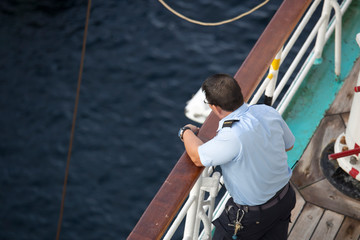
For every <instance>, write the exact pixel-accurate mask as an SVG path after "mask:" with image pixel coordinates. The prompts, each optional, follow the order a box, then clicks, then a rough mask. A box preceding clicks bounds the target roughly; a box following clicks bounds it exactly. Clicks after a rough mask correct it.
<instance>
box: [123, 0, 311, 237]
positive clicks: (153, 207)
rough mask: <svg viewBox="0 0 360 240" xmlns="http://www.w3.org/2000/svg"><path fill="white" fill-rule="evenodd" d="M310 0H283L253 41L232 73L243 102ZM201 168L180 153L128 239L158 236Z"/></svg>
mask: <svg viewBox="0 0 360 240" xmlns="http://www.w3.org/2000/svg"><path fill="white" fill-rule="evenodd" d="M311 2H312V1H311V0H284V2H283V3H282V5H281V6H280V8H279V9H278V11H277V12H276V14H275V15H274V17H273V18H272V20H271V21H270V23H269V24H268V26H267V27H266V29H265V30H264V32H263V34H262V35H261V36H260V38H259V40H258V41H257V42H256V44H255V46H254V47H253V49H252V51H251V52H250V54H249V55H248V57H247V58H246V59H245V61H244V62H243V64H242V65H241V67H240V68H239V70H238V71H237V73H236V74H235V79H236V80H237V82H238V83H239V85H240V87H241V89H242V93H243V95H244V99H245V100H246V101H247V100H249V98H250V97H251V95H252V93H253V92H254V90H255V89H256V87H257V85H258V84H259V83H260V81H261V79H262V78H263V76H264V74H265V73H266V71H267V70H268V67H269V66H270V64H271V62H272V60H273V58H274V56H275V55H276V53H277V52H278V51H279V50H280V48H281V47H282V46H283V45H284V43H285V42H286V40H287V39H288V37H289V36H290V34H291V32H292V31H293V29H294V28H295V26H296V24H297V23H298V22H299V20H300V18H301V17H302V15H303V14H304V12H305V11H306V9H307V8H308V6H309V5H310V3H311ZM218 120H219V119H218V118H217V117H216V116H215V115H214V114H210V115H209V117H208V118H207V119H206V121H205V122H204V124H203V126H202V127H201V129H200V132H199V134H198V136H199V137H200V138H201V139H202V140H204V141H208V140H209V139H211V138H212V137H214V136H215V131H216V129H217V126H218ZM202 170H203V168H199V167H196V166H195V165H194V164H193V163H192V162H191V160H190V158H189V156H188V155H187V154H186V152H184V154H183V155H182V156H181V157H180V159H179V160H178V162H177V164H176V165H175V166H174V168H173V170H172V171H171V172H170V174H169V176H168V177H167V179H166V180H165V182H164V183H163V185H162V186H161V188H160V190H159V191H158V193H157V194H156V195H155V197H154V199H153V200H152V201H151V203H150V204H149V206H148V208H147V209H146V210H145V212H144V214H143V215H142V217H141V218H140V220H139V222H138V223H137V224H136V226H135V228H134V229H133V231H132V232H131V233H130V235H129V237H128V240H140V239H141V240H145V239H151V240H153V239H160V238H161V237H162V236H163V234H164V233H165V231H166V229H167V228H168V226H169V224H170V223H171V221H172V219H173V218H174V217H175V215H176V213H177V212H178V210H179V209H180V207H181V205H182V203H183V202H184V201H185V199H186V198H187V196H188V194H189V192H190V190H191V188H192V186H193V185H194V184H195V182H196V180H197V179H198V177H199V176H200V174H201V172H202Z"/></svg>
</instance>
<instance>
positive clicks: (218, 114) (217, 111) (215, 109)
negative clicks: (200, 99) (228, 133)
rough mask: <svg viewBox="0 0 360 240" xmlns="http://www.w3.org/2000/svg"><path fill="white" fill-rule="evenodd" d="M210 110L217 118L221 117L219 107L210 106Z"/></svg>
mask: <svg viewBox="0 0 360 240" xmlns="http://www.w3.org/2000/svg"><path fill="white" fill-rule="evenodd" d="M212 110H213V111H214V113H215V114H216V115H217V116H218V117H220V116H221V113H222V111H223V110H222V109H221V107H219V106H216V105H212Z"/></svg>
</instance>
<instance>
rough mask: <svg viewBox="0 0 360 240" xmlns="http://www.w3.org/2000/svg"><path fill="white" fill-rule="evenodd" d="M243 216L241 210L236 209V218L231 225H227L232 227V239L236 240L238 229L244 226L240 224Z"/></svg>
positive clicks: (243, 213)
mask: <svg viewBox="0 0 360 240" xmlns="http://www.w3.org/2000/svg"><path fill="white" fill-rule="evenodd" d="M232 207H233V206H232V205H231V206H229V208H228V209H227V211H226V212H227V213H228V212H229V210H230V209H231V208H232ZM244 215H245V211H244V210H242V209H238V210H237V212H236V218H235V220H234V222H233V223H229V224H228V225H229V226H230V227H234V235H233V236H232V239H234V240H236V239H237V236H236V235H237V233H238V231H239V230H240V229H242V228H244V226H243V225H242V224H241V220H242V219H243V217H244Z"/></svg>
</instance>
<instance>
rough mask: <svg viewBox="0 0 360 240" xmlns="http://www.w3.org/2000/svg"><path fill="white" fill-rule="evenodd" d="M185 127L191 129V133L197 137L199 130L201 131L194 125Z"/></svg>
mask: <svg viewBox="0 0 360 240" xmlns="http://www.w3.org/2000/svg"><path fill="white" fill-rule="evenodd" d="M185 127H189V128H190V129H191V131H193V133H194V134H195V135H197V134H198V133H199V130H200V128H198V127H197V126H195V125H192V124H187V125H185Z"/></svg>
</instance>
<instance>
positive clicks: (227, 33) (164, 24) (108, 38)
mask: <svg viewBox="0 0 360 240" xmlns="http://www.w3.org/2000/svg"><path fill="white" fill-rule="evenodd" d="M260 2H261V1H254V0H246V1H237V0H227V1H223V0H198V1H191V0H177V1H174V0H171V1H170V0H169V1H168V3H169V4H171V5H172V6H173V7H174V8H176V9H177V10H179V11H180V12H182V13H184V14H185V15H187V16H189V17H192V18H195V19H197V20H203V21H218V20H224V19H227V18H230V17H233V16H236V15H238V14H239V13H242V12H245V11H247V10H249V9H250V8H251V7H252V6H254V5H256V4H258V3H260ZM280 3H281V1H280V0H274V1H270V3H268V4H267V5H266V6H265V7H263V8H261V9H260V10H258V11H256V12H255V13H253V14H252V15H250V16H247V17H245V18H243V19H241V20H238V21H237V22H235V23H231V24H227V25H225V26H219V27H203V26H198V25H194V24H191V23H188V22H185V21H184V20H181V19H179V18H177V17H175V16H174V15H173V14H171V13H169V12H168V11H167V10H166V9H165V8H164V7H163V6H162V5H160V3H158V1H155V0H153V1H145V0H136V1H134V0H131V1H130V0H107V1H94V0H93V4H92V11H91V17H90V25H89V32H88V40H87V51H86V56H85V66H84V74H83V80H82V86H81V92H80V103H79V110H78V115H77V122H76V130H75V139H74V144H73V152H72V158H71V163H70V172H69V180H68V188H67V195H66V202H65V211H64V219H63V225H62V231H61V239H86V240H90V239H94V240H95V239H96V240H97V239H125V238H126V237H127V236H128V234H129V233H130V231H131V230H132V228H133V227H134V226H135V224H136V222H137V221H138V219H139V218H140V217H141V215H142V213H143V212H144V210H145V209H146V207H147V205H148V204H149V202H150V201H151V199H152V198H153V196H154V195H155V194H156V192H157V191H158V189H159V188H160V186H161V185H162V183H163V181H164V180H165V178H166V177H167V176H168V174H169V172H170V170H171V169H172V167H173V166H174V165H175V163H176V162H177V160H178V159H179V157H180V156H181V155H182V153H183V151H184V147H183V144H182V142H181V141H179V139H178V137H177V131H178V129H179V127H181V126H183V125H184V124H186V123H188V122H189V120H188V119H186V117H185V116H184V107H185V104H186V101H187V100H189V99H190V98H191V96H192V95H193V94H194V93H195V92H196V91H197V90H198V89H199V87H200V85H201V83H202V81H203V80H204V79H205V78H206V77H207V76H209V75H210V74H213V73H217V72H225V73H228V74H231V75H234V74H235V72H236V71H237V69H238V67H239V66H240V65H241V63H242V62H243V60H244V59H245V57H246V56H247V55H248V53H249V51H250V50H251V48H252V47H253V45H254V44H255V42H256V40H257V39H258V37H259V36H260V34H261V33H262V31H263V30H264V28H265V27H266V25H267V23H268V22H269V21H270V19H271V17H272V16H273V15H274V13H275V11H276V9H277V8H278V7H279V5H280ZM86 4H87V2H86V1H85V0H83V1H80V0H62V1H49V0H47V1H46V0H1V1H0V127H1V132H0V240H15V239H16V240H17V239H18V240H23V239H31V240H39V239H40V240H41V239H55V236H56V229H57V222H58V218H59V211H60V202H61V194H62V186H63V181H64V174H65V166H66V159H67V151H68V146H69V138H70V130H71V122H72V114H73V110H74V102H75V94H76V86H77V77H78V70H79V65H80V56H81V46H82V38H83V29H84V23H85V14H86ZM265 50H266V49H264V51H265Z"/></svg>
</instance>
